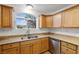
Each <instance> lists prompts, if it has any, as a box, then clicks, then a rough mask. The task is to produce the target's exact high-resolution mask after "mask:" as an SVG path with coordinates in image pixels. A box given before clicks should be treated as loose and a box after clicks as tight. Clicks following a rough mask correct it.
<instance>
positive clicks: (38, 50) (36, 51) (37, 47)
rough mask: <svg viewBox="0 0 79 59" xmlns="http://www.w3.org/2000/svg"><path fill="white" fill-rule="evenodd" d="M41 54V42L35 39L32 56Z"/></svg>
mask: <svg viewBox="0 0 79 59" xmlns="http://www.w3.org/2000/svg"><path fill="white" fill-rule="evenodd" d="M39 53H41V40H40V39H37V40H35V41H34V42H33V54H39Z"/></svg>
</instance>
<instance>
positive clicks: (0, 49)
mask: <svg viewBox="0 0 79 59" xmlns="http://www.w3.org/2000/svg"><path fill="white" fill-rule="evenodd" d="M1 53H2V47H1V46H0V54H1Z"/></svg>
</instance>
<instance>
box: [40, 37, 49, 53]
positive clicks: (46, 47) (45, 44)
mask: <svg viewBox="0 0 79 59" xmlns="http://www.w3.org/2000/svg"><path fill="white" fill-rule="evenodd" d="M47 50H49V40H48V38H42V39H41V52H45V51H47Z"/></svg>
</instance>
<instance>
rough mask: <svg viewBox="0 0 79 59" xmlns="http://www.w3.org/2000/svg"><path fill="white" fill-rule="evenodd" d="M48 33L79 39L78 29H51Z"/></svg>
mask: <svg viewBox="0 0 79 59" xmlns="http://www.w3.org/2000/svg"><path fill="white" fill-rule="evenodd" d="M50 32H52V33H58V34H65V35H71V36H78V37H79V28H53V29H50Z"/></svg>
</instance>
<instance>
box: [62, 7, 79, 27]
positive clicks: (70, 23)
mask: <svg viewBox="0 0 79 59" xmlns="http://www.w3.org/2000/svg"><path fill="white" fill-rule="evenodd" d="M62 17H63V18H62V21H63V22H62V23H63V27H79V6H76V7H73V8H71V9H68V10H65V11H64V12H63V16H62Z"/></svg>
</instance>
